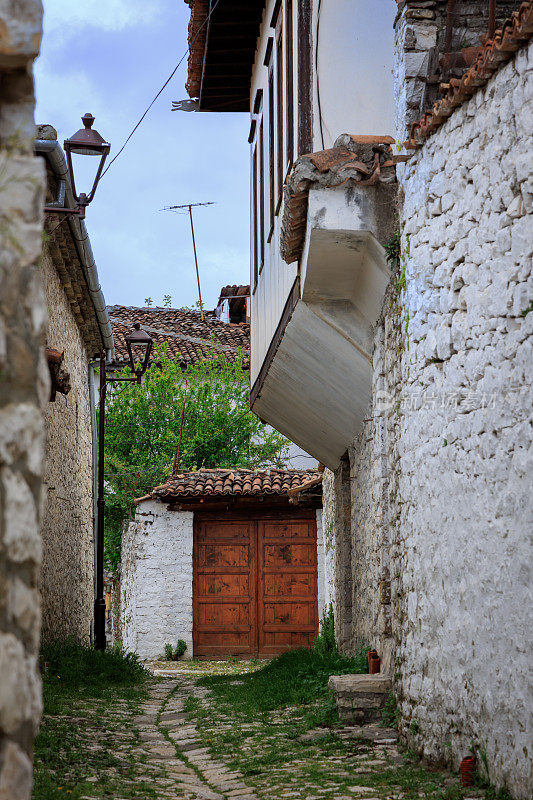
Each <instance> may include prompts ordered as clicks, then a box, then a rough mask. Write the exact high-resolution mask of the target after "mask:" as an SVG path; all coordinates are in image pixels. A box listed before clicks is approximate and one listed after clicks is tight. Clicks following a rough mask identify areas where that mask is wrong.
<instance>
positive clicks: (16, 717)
mask: <svg viewBox="0 0 533 800" xmlns="http://www.w3.org/2000/svg"><path fill="white" fill-rule="evenodd" d="M41 17H42V7H41V3H40V2H36V1H34V0H26V2H25V3H6V2H3V3H0V32H1V33H0V198H1V199H0V798H2V800H7V798H9V800H29V798H30V795H31V788H32V764H31V757H32V743H33V738H34V736H35V733H36V730H37V726H38V724H39V718H40V714H41V686H40V679H39V670H38V647H39V627H40V604H39V595H38V592H37V577H38V570H39V565H40V561H41V540H40V535H39V519H40V513H41V505H42V491H41V476H42V468H43V460H44V421H43V411H42V409H43V407H44V405H45V404H46V402H47V400H48V392H49V384H48V369H47V366H46V362H45V360H44V350H43V345H44V332H45V326H46V305H45V301H44V295H43V290H42V285H41V281H40V278H39V268H38V259H39V255H40V252H41V242H42V239H41V231H42V226H43V211H42V208H43V205H44V183H45V175H44V167H43V164H42V161H41V160H40V159H36V158H35V157H34V156H33V153H32V144H33V142H32V137H33V131H34V119H33V108H34V94H33V78H32V63H33V60H34V58H35V57H36V56H37V54H38V52H39V44H40V39H41Z"/></svg>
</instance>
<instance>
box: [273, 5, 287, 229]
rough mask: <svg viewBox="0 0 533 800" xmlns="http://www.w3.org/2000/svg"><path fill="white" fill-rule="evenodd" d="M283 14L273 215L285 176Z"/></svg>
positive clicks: (278, 47)
mask: <svg viewBox="0 0 533 800" xmlns="http://www.w3.org/2000/svg"><path fill="white" fill-rule="evenodd" d="M283 105H284V104H283V14H278V20H277V26H276V134H277V136H276V189H277V198H276V208H275V210H274V214H275V216H277V215H278V214H279V210H280V208H281V202H282V200H283V179H284V177H285V157H284V155H285V154H284V148H283V140H284V136H283V133H284V129H285V124H284V123H285V119H284V114H283Z"/></svg>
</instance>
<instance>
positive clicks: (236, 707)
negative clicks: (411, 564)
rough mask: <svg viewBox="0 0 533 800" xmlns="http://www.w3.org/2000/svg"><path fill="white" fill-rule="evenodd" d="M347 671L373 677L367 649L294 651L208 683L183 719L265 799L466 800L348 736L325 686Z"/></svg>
mask: <svg viewBox="0 0 533 800" xmlns="http://www.w3.org/2000/svg"><path fill="white" fill-rule="evenodd" d="M349 672H352V673H353V672H359V673H362V672H366V650H364V651H362V652H361V653H360V654H359V655H358V656H357V657H356V658H353V659H348V658H345V657H343V656H341V655H340V654H339V653H338V652H337V651H336V650H327V649H326V650H325V651H324V650H323V649H321V648H320V647H314V648H312V649H311V650H298V651H291V652H289V653H285V654H283V655H282V656H280V657H279V658H276V659H274V660H273V661H271V662H270V663H268V664H267V665H266V666H264V667H263V668H261V669H259V670H257V671H255V672H253V673H249V674H243V675H240V676H236V675H228V676H221V675H217V676H211V677H203V678H201V679H200V680H199V681H198V682H197V686H198V691H197V692H195V693H194V694H193V695H191V696H190V697H189V698H188V700H187V702H186V704H185V710H186V711H187V712H188V714H189V717H190V718H191V719H194V721H195V723H196V725H197V727H198V730H199V733H200V736H201V738H202V741H203V744H204V745H206V746H208V747H209V748H210V751H211V752H212V754H213V755H214V756H216V757H218V758H219V759H221V760H222V761H224V762H225V763H226V765H227V766H228V767H229V768H230V769H232V770H233V769H234V770H237V771H239V772H240V773H241V774H242V775H243V777H244V780H245V781H246V782H247V783H248V784H249V785H251V786H253V787H254V790H255V791H256V792H257V794H258V795H259V796H260V797H261V798H262V800H280V799H281V798H291V797H292V798H295V800H311V799H312V798H313V800H315V799H317V798H320V800H350V798H359V799H360V800H363V799H364V798H367V799H368V800H371V799H372V800H373V799H375V798H379V800H390V799H391V798H404V800H415V798H416V800H418V798H427V799H428V800H459V798H462V797H463V796H464V795H463V792H462V790H461V789H460V787H459V782H458V779H457V778H455V777H452V776H450V775H449V773H445V772H443V771H440V770H433V769H429V768H427V767H424V766H422V765H421V764H420V762H419V761H418V759H417V758H416V757H415V756H413V755H410V754H400V753H399V752H398V748H397V746H396V745H395V744H393V743H392V744H391V743H390V742H389V743H388V744H384V745H381V744H379V743H377V742H372V741H370V742H369V741H364V740H362V739H360V738H357V737H355V738H354V735H353V734H351V735H346V732H345V731H344V730H343V728H342V727H341V726H340V724H339V722H338V717H337V713H336V709H335V704H334V700H333V698H332V696H331V695H330V693H329V691H328V688H327V683H328V678H329V676H330V675H332V674H342V673H349ZM206 689H207V690H208V693H207V695H206V692H205V690H206ZM378 730H379V728H378Z"/></svg>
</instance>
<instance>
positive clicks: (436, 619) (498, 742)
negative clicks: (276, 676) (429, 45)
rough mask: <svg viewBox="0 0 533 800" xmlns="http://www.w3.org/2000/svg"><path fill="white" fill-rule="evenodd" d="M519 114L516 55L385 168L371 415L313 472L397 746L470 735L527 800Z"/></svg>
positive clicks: (527, 137)
mask: <svg viewBox="0 0 533 800" xmlns="http://www.w3.org/2000/svg"><path fill="white" fill-rule="evenodd" d="M426 5H427V4H426ZM428 7H429V6H428ZM400 78H401V76H400ZM532 108H533V45H531V44H530V45H529V47H525V48H523V49H522V50H521V51H519V52H518V53H517V55H516V57H515V58H514V59H513V61H512V62H510V63H508V64H507V65H504V66H503V67H501V69H500V71H499V73H497V74H495V75H494V76H493V78H492V79H491V80H490V81H489V83H488V84H487V85H486V87H484V88H481V89H480V90H479V91H478V92H477V94H476V95H474V96H473V97H472V99H471V100H469V101H468V102H467V103H465V104H464V105H463V106H461V107H459V108H458V109H456V111H455V112H454V113H453V115H452V116H451V117H450V118H449V119H448V121H447V122H446V123H445V124H444V125H442V126H441V127H440V128H439V129H438V130H437V131H436V132H435V133H433V134H432V135H431V136H430V137H429V138H428V139H427V140H426V142H425V143H424V145H423V146H422V147H421V148H420V149H419V150H418V151H417V152H416V153H415V154H414V155H413V157H412V158H411V160H410V161H409V162H408V163H407V164H406V165H405V166H404V167H399V168H398V174H399V178H400V193H401V199H402V200H403V205H402V210H401V218H400V223H401V225H402V228H403V236H402V249H401V254H400V257H399V263H398V264H397V265H396V271H395V274H394V275H393V277H392V280H391V284H390V286H389V289H388V291H387V294H386V297H385V301H384V306H383V314H382V318H381V320H380V321H379V323H378V326H377V329H376V335H375V349H374V360H373V368H374V376H373V387H372V404H371V407H370V408H369V410H368V414H367V420H366V426H365V427H364V428H363V431H362V434H361V436H360V438H359V439H358V440H357V441H355V442H354V443H353V445H352V447H350V449H349V452H348V454H347V457H348V458H349V475H348V471H347V465H346V463H344V464H343V465H341V467H339V469H338V470H337V472H336V473H335V474H334V475H333V474H331V473H327V472H326V474H325V480H324V519H325V527H326V530H328V529H329V526H330V525H332V526H333V527H334V529H335V530H334V534H333V536H332V538H333V539H334V540H336V550H337V567H336V572H337V574H336V611H337V614H338V620H337V635H338V639H339V644H340V645H341V647H342V648H343V649H345V650H347V651H348V652H353V651H354V650H355V649H356V648H357V647H358V646H359V645H360V643H361V642H364V643H366V644H369V645H372V646H374V647H376V649H378V652H379V653H380V655H381V656H382V664H383V669H384V670H386V671H390V673H391V674H392V675H393V677H394V690H395V694H396V697H397V699H398V702H399V708H400V711H401V723H400V726H401V732H402V735H403V737H404V739H405V740H406V741H407V742H408V744H409V745H410V746H411V747H413V748H415V749H417V750H418V751H419V752H420V753H422V754H423V755H424V756H426V757H428V758H430V759H434V760H443V761H447V762H448V763H449V764H451V765H453V766H454V767H455V768H457V766H458V764H459V762H460V760H461V758H463V757H464V756H465V755H467V754H468V752H469V750H470V748H471V746H472V743H474V744H475V745H477V746H479V748H480V749H481V751H483V752H486V756H487V762H488V765H489V771H490V776H489V777H490V780H491V781H493V782H494V783H495V784H496V785H497V786H501V785H506V786H507V787H508V788H509V790H510V791H511V793H512V795H513V796H514V797H516V798H521V800H522V799H523V800H525V798H529V797H531V795H532V792H533V786H532V784H531V772H530V763H531V761H530V759H531V754H530V743H529V742H528V741H527V739H526V737H527V733H526V731H527V717H528V700H527V687H528V683H527V663H528V659H529V658H530V656H531V630H532V625H531V619H530V618H528V611H527V609H530V608H531V592H530V586H531V579H530V575H529V564H530V549H529V548H530V534H531V530H532V527H533V504H532V499H531V497H532V496H531V491H530V485H531V475H532V471H533V444H532V443H533V437H532V429H531V406H532V400H533V392H532V388H531V387H532V369H533V352H532V351H533V348H532V343H531V333H532V331H533V313H528V312H530V311H531V312H533V305H532V302H533V278H532V275H531V267H532V256H533V160H532V158H531V153H532V152H533V147H532V145H533V112H532ZM348 481H349V483H350V487H351V488H350V506H351V523H350V534H349V537H348V535H347V533H346V516H347V514H346V491H347V486H348ZM347 558H350V559H351V563H352V570H351V579H352V598H351V603H349V602H348V599H347V592H346V586H347V585H348V583H349V581H348V579H347V577H346V573H345V565H346V559H347ZM350 630H351V642H350V643H349V644H347V642H346V634H347V631H348V632H349V631H350Z"/></svg>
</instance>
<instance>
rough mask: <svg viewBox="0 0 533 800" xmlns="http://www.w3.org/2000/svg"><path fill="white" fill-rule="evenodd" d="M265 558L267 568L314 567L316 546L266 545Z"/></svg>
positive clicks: (279, 543)
mask: <svg viewBox="0 0 533 800" xmlns="http://www.w3.org/2000/svg"><path fill="white" fill-rule="evenodd" d="M263 557H264V562H265V567H276V568H278V570H277V571H278V572H279V571H280V568H281V567H286V566H287V567H289V570H292V569H293V568H294V567H313V566H315V564H316V545H313V544H293V543H291V544H283V543H281V542H278V543H276V544H273V543H272V544H267V543H264V551H263Z"/></svg>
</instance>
